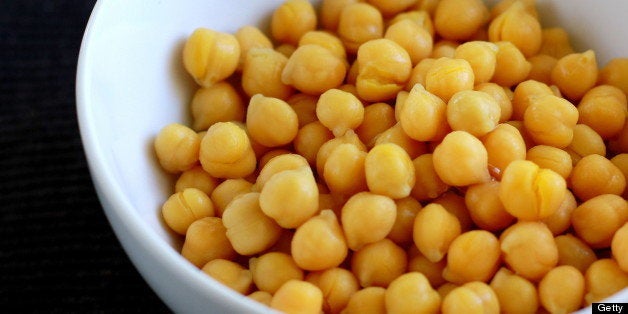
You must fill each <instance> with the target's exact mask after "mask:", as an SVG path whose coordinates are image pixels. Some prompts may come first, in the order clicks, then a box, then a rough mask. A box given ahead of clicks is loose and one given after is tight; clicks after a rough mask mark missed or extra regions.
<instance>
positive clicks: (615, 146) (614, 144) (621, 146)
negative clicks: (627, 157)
mask: <svg viewBox="0 0 628 314" xmlns="http://www.w3.org/2000/svg"><path fill="white" fill-rule="evenodd" d="M608 148H609V149H610V150H611V151H612V152H615V153H618V154H621V153H628V123H626V124H624V128H623V129H622V130H621V132H619V134H617V135H616V136H615V137H614V138H612V139H610V140H609V141H608Z"/></svg>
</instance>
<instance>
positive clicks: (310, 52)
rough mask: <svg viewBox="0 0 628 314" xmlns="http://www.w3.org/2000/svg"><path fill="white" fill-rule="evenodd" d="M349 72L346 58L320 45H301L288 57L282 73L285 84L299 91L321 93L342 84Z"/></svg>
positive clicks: (313, 93) (312, 93)
mask: <svg viewBox="0 0 628 314" xmlns="http://www.w3.org/2000/svg"><path fill="white" fill-rule="evenodd" d="M346 73H347V66H346V64H345V60H344V59H342V58H339V57H338V56H337V55H335V54H334V53H333V52H332V51H331V50H329V49H327V48H324V47H321V46H320V45H313V44H308V45H303V46H299V47H298V48H297V49H296V50H295V51H294V53H292V55H291V56H290V58H289V59H288V63H287V64H286V66H285V67H284V69H283V72H282V74H281V81H282V82H283V83H284V84H288V85H292V86H294V88H296V89H298V90H299V91H301V92H303V93H306V94H311V95H320V94H322V93H323V92H325V91H326V90H328V89H330V88H336V87H338V86H340V85H341V84H342V83H343V81H344V79H345V75H346Z"/></svg>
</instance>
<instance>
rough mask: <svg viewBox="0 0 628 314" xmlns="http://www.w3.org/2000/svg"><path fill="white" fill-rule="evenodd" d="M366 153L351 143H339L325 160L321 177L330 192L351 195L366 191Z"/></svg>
mask: <svg viewBox="0 0 628 314" xmlns="http://www.w3.org/2000/svg"><path fill="white" fill-rule="evenodd" d="M366 155H367V153H366V152H364V151H362V150H360V149H359V148H358V147H357V146H355V145H353V144H348V143H345V144H340V145H338V146H337V147H336V148H334V149H333V150H332V151H331V153H330V155H329V157H328V158H327V162H325V167H324V173H323V178H324V179H325V183H327V186H328V187H329V190H330V191H331V192H332V193H338V194H342V195H353V194H355V193H358V192H362V191H366V190H367V189H368V186H367V184H366V173H365V170H364V163H365V160H366Z"/></svg>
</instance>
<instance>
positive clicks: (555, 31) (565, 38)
mask: <svg viewBox="0 0 628 314" xmlns="http://www.w3.org/2000/svg"><path fill="white" fill-rule="evenodd" d="M542 37H543V41H542V42H541V49H539V54H545V55H549V56H552V57H554V58H557V59H560V58H562V57H564V56H566V55H568V54H572V53H573V52H574V50H573V48H572V47H571V43H570V40H569V34H567V31H565V29H564V28H562V27H550V28H544V29H543V30H542Z"/></svg>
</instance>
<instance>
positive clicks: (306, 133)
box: [293, 121, 334, 165]
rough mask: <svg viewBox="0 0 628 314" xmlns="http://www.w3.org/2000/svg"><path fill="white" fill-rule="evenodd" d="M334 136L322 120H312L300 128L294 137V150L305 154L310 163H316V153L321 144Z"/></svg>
mask: <svg viewBox="0 0 628 314" xmlns="http://www.w3.org/2000/svg"><path fill="white" fill-rule="evenodd" d="M332 138H334V135H333V133H331V131H329V129H328V128H326V127H325V126H324V125H323V124H322V123H321V122H320V121H314V122H310V123H308V124H306V125H304V126H303V127H301V128H300V129H299V131H298V132H297V136H296V137H295V138H294V142H293V145H294V150H295V152H297V153H298V154H300V155H301V156H303V157H304V158H305V159H306V160H307V161H308V163H309V164H310V165H315V164H316V154H317V153H318V150H319V149H320V148H321V146H322V145H323V144H324V143H325V142H327V141H329V140H331V139H332Z"/></svg>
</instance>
